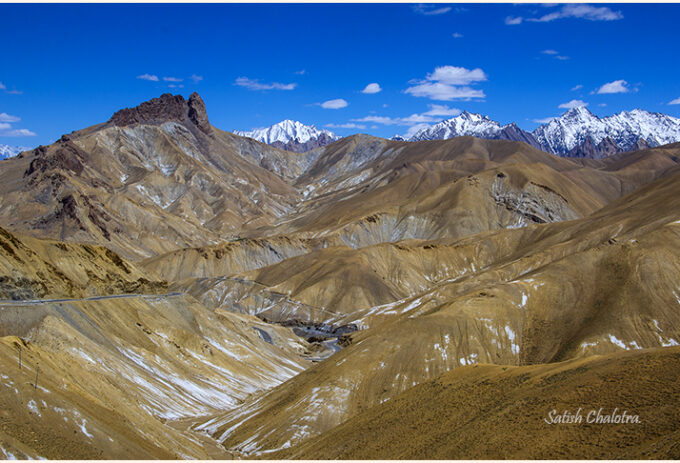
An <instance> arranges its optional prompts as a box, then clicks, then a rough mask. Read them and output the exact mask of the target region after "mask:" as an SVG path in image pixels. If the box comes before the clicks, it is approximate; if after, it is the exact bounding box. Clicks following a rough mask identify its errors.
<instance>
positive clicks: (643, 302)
mask: <svg viewBox="0 0 680 463" xmlns="http://www.w3.org/2000/svg"><path fill="white" fill-rule="evenodd" d="M676 172H677V169H676ZM678 175H680V174H677V173H676V174H675V175H669V176H668V177H666V178H663V179H660V180H658V181H656V182H654V183H652V184H650V185H648V186H645V187H643V188H642V189H640V190H639V191H637V192H634V193H633V194H631V195H629V196H627V197H625V198H622V199H621V200H619V201H617V202H615V203H613V204H611V205H610V206H608V207H606V208H605V209H603V210H602V211H600V212H598V213H597V214H594V215H593V216H591V217H589V218H585V219H580V220H576V221H571V222H561V223H554V224H545V225H533V226H529V227H524V228H522V229H515V230H502V231H497V232H493V233H487V234H479V235H474V236H471V237H469V238H466V239H465V240H462V241H459V242H454V243H452V244H451V245H450V246H451V248H450V250H449V251H448V252H454V253H456V254H458V255H461V253H462V256H466V257H468V258H467V259H463V260H462V262H461V260H459V261H458V264H457V265H456V266H453V267H450V266H444V265H442V267H443V268H445V269H447V270H446V272H445V274H444V275H441V274H440V275H439V279H438V280H437V281H434V282H432V284H431V286H430V287H429V288H427V289H425V290H424V291H422V292H419V293H416V294H414V295H413V296H410V297H407V298H405V299H402V300H399V301H395V302H394V303H393V304H385V305H382V306H376V307H374V308H372V309H371V310H370V311H367V312H365V314H366V315H368V314H369V313H371V312H372V313H373V314H376V313H380V312H381V313H382V315H383V317H382V320H381V321H380V323H377V324H375V323H370V324H369V327H368V329H364V330H361V331H359V332H356V333H353V334H352V335H351V341H350V343H349V346H348V347H346V348H344V349H343V350H342V351H340V352H339V353H337V354H336V355H334V356H333V357H331V359H330V360H328V361H326V362H323V363H321V364H317V365H315V366H314V367H313V368H311V369H309V370H307V371H305V372H304V373H302V374H301V375H298V376H296V377H295V378H293V379H291V380H290V381H288V382H287V383H285V384H283V385H281V386H279V387H277V388H275V389H273V390H272V391H270V392H269V393H267V394H266V395H264V396H262V397H260V398H258V400H257V402H256V404H255V403H250V402H249V403H246V404H245V405H244V406H243V407H242V408H241V409H239V411H238V412H233V413H227V414H224V415H221V416H218V417H215V418H212V419H210V420H209V421H207V422H206V423H205V424H203V425H201V426H200V427H199V429H204V430H206V431H209V432H210V433H211V434H212V435H213V436H215V438H217V439H218V440H220V441H224V443H225V445H227V446H228V447H229V448H231V449H233V450H235V451H238V452H242V454H243V455H244V456H246V455H256V454H262V453H263V452H268V451H273V450H275V449H281V448H286V447H289V446H292V445H295V444H296V443H299V442H302V441H304V440H305V439H307V438H308V437H310V436H315V435H318V434H320V433H323V432H325V431H327V430H329V429H331V428H332V427H334V426H336V425H338V424H340V423H342V422H343V421H345V420H347V419H349V418H351V417H352V416H354V415H356V414H357V413H359V412H361V411H362V410H364V409H366V408H367V407H370V406H374V405H377V404H379V403H381V402H384V401H386V400H390V399H392V398H394V397H395V396H396V395H397V394H399V393H400V392H401V391H404V390H406V389H408V388H410V387H412V386H414V385H416V384H419V383H421V382H423V381H426V380H428V379H431V378H434V377H436V376H438V375H440V374H441V373H443V372H445V371H448V370H451V369H455V368H459V367H461V366H465V365H467V364H470V363H496V364H501V365H522V364H524V365H526V364H541V363H551V362H557V361H562V360H566V359H574V358H581V357H585V356H591V355H598V354H608V353H612V352H617V351H621V350H637V349H641V348H658V347H663V346H676V345H678V342H679V341H680V331H678V327H679V326H680V319H679V318H678V316H679V315H678V314H679V313H680V312H678V311H677V310H676V308H677V294H676V293H677V280H678V279H680V267H679V266H678V264H677V262H678V261H679V260H678V259H679V256H678V253H677V249H680V248H679V247H678V242H679V240H680V234H679V233H680V229H678V227H677V222H678V217H680V203H678V199H677V198H678V197H680V196H679V195H678V194H677V190H678ZM661 205H663V207H661ZM412 246H413V247H418V246H422V247H423V251H422V252H425V251H427V252H437V251H436V250H437V249H438V247H439V246H441V244H439V245H438V244H437V243H422V244H420V245H418V244H416V245H412ZM435 256H436V254H435V255H433V257H432V258H433V259H436V257H435ZM480 256H483V257H484V260H482V259H480ZM434 261H435V262H437V260H434ZM470 261H472V262H476V263H477V264H478V265H479V266H477V265H474V266H473V264H471V263H468V262H470ZM440 262H441V261H440ZM648 282H654V283H653V284H652V285H650V284H649V283H648ZM321 378H323V380H321ZM291 403H295V404H296V406H295V407H293V408H291V407H288V404H291ZM272 417H276V419H272ZM234 426H235V427H234ZM227 429H229V430H230V431H229V432H228V433H225V430H227ZM274 429H276V430H277V431H276V432H273V430H274Z"/></svg>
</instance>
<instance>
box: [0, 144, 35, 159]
mask: <svg viewBox="0 0 680 463" xmlns="http://www.w3.org/2000/svg"><path fill="white" fill-rule="evenodd" d="M30 149H31V148H28V147H26V146H11V145H0V159H7V158H11V157H12V156H16V155H17V154H19V153H21V152H22V151H28V150H30Z"/></svg>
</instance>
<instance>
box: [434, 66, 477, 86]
mask: <svg viewBox="0 0 680 463" xmlns="http://www.w3.org/2000/svg"><path fill="white" fill-rule="evenodd" d="M486 78H487V77H486V74H485V73H484V71H482V70H481V69H480V68H476V69H472V70H470V69H466V68H462V67H457V66H441V67H438V68H435V70H434V72H433V73H431V74H428V75H427V77H425V79H426V80H429V81H436V82H441V83H443V84H449V85H468V84H471V83H473V82H483V81H485V80H486Z"/></svg>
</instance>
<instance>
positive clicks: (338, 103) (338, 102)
mask: <svg viewBox="0 0 680 463" xmlns="http://www.w3.org/2000/svg"><path fill="white" fill-rule="evenodd" d="M316 104H317V105H319V106H321V107H322V108H324V109H341V108H346V107H347V106H348V105H349V103H347V101H345V100H343V99H342V98H336V99H335V100H328V101H324V102H323V103H316Z"/></svg>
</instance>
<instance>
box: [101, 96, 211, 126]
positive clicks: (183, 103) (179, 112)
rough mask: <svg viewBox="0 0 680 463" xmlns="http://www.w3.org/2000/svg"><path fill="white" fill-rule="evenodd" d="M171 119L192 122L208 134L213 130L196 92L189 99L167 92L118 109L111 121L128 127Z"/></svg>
mask: <svg viewBox="0 0 680 463" xmlns="http://www.w3.org/2000/svg"><path fill="white" fill-rule="evenodd" d="M170 121H174V122H179V123H184V124H185V123H187V122H190V123H191V124H192V125H194V126H195V127H197V128H198V129H200V130H201V131H202V132H203V133H205V134H207V135H209V134H210V133H211V132H212V127H211V126H210V123H209V122H208V114H207V112H206V110H205V103H204V102H203V99H201V97H200V95H199V94H198V93H195V92H194V93H192V94H191V96H190V97H189V100H188V101H187V100H185V99H184V97H182V95H172V94H170V93H165V94H163V95H161V96H160V97H158V98H153V99H151V100H149V101H145V102H144V103H141V104H140V105H139V106H135V107H134V108H125V109H121V110H120V111H117V112H116V113H114V115H113V116H112V117H111V119H110V120H109V123H110V124H113V125H116V126H118V127H126V126H129V125H133V124H162V123H165V122H170Z"/></svg>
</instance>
